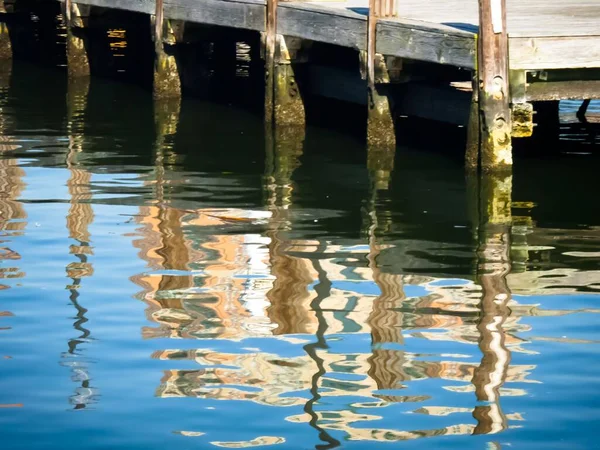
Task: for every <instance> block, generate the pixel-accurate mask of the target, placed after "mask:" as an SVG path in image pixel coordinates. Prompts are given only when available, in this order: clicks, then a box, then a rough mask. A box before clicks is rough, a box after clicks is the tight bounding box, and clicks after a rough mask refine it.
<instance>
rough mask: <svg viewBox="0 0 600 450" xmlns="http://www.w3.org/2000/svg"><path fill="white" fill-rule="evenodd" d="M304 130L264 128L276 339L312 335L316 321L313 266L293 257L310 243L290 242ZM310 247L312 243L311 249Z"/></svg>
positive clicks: (269, 295) (271, 312)
mask: <svg viewBox="0 0 600 450" xmlns="http://www.w3.org/2000/svg"><path fill="white" fill-rule="evenodd" d="M303 141H304V128H299V127H286V126H279V125H276V124H272V123H267V124H266V125H265V155H266V156H265V176H264V183H263V184H264V190H265V203H266V209H267V211H269V212H270V214H271V217H270V219H269V222H268V231H267V232H266V236H267V237H268V238H269V244H268V252H269V264H270V267H271V275H272V277H273V278H274V280H273V287H272V289H270V290H269V292H268V293H267V299H268V300H269V303H270V306H269V307H268V309H267V314H268V316H269V318H270V319H271V320H272V321H273V322H274V323H275V324H277V328H276V329H275V330H274V333H275V334H277V335H285V334H296V333H311V334H312V333H314V332H315V331H316V330H317V327H318V325H317V318H316V317H315V314H314V313H312V312H310V304H311V295H310V293H309V288H308V286H309V285H310V284H311V283H312V281H313V279H314V277H315V269H314V268H313V267H312V264H310V261H308V260H306V259H303V258H296V257H293V256H291V255H290V253H295V252H302V250H303V249H304V248H305V246H306V243H305V242H302V241H292V240H290V239H289V238H287V234H288V232H289V231H290V228H291V218H290V208H291V206H292V200H293V199H292V196H293V193H294V189H295V185H294V182H293V181H292V175H293V173H294V171H295V170H296V169H297V168H298V167H300V164H301V163H300V158H301V157H302V153H303ZM309 246H310V243H309Z"/></svg>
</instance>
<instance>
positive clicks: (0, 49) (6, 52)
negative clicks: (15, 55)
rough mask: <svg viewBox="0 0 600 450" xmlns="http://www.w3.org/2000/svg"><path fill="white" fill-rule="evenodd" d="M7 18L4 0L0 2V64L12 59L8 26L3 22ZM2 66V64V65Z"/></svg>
mask: <svg viewBox="0 0 600 450" xmlns="http://www.w3.org/2000/svg"><path fill="white" fill-rule="evenodd" d="M7 16H8V11H7V9H6V5H5V2H4V0H0V62H3V61H7V60H11V59H12V44H11V41H10V34H9V31H8V26H7V25H6V21H5V20H4V19H5V18H6V17H7ZM3 64H4V63H3Z"/></svg>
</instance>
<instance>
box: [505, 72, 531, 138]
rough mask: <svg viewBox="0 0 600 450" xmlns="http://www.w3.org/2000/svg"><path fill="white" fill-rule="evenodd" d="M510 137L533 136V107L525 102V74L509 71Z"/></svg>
mask: <svg viewBox="0 0 600 450" xmlns="http://www.w3.org/2000/svg"><path fill="white" fill-rule="evenodd" d="M509 76H510V97H511V120H512V137H516V138H521V137H530V136H531V135H532V134H533V105H532V104H531V103H528V102H527V72H525V71H524V70H511V71H510V75H509Z"/></svg>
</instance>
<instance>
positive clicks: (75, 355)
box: [62, 78, 97, 410]
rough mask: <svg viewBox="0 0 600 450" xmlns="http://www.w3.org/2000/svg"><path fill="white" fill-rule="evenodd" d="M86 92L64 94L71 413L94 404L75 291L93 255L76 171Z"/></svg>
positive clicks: (83, 175)
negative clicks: (73, 334) (72, 313)
mask: <svg viewBox="0 0 600 450" xmlns="http://www.w3.org/2000/svg"><path fill="white" fill-rule="evenodd" d="M88 92H89V79H87V78H84V79H76V80H70V81H69V85H68V90H67V132H68V136H69V146H68V153H67V158H66V166H67V170H68V171H69V174H70V176H69V180H68V181H67V189H68V192H69V196H70V200H69V203H70V206H69V211H68V213H67V218H66V220H67V229H68V230H69V237H70V238H71V239H74V240H75V241H76V244H74V245H71V247H70V253H72V254H73V255H74V256H75V257H76V258H77V259H78V262H76V263H70V264H68V265H67V267H66V272H67V276H68V277H69V278H71V280H72V283H71V284H70V285H69V286H68V288H69V292H70V295H69V300H70V302H71V304H72V305H73V307H74V308H75V310H76V315H75V321H74V323H73V328H74V329H75V330H77V331H79V332H80V333H81V334H80V335H79V336H77V337H75V338H72V339H70V340H69V341H68V343H67V345H68V350H67V352H65V353H63V354H62V358H63V359H64V361H63V362H62V365H65V366H68V367H70V368H71V372H72V375H71V378H72V380H73V381H75V382H77V383H79V387H78V388H76V390H75V393H74V394H73V395H71V396H70V398H69V402H70V403H71V404H72V405H73V409H74V410H83V409H86V408H88V407H89V406H90V405H91V404H94V403H96V402H97V390H96V389H95V388H94V387H92V386H91V384H90V382H91V376H90V373H89V363H90V361H89V360H87V359H86V358H84V357H83V355H82V353H81V350H80V348H79V346H80V345H81V344H84V343H87V342H89V341H90V335H91V331H90V330H89V329H88V328H86V327H84V324H85V323H87V322H88V319H87V317H86V313H87V312H88V310H87V309H86V308H85V307H83V306H82V305H81V303H80V300H79V298H80V293H79V288H80V287H81V282H82V279H83V278H86V277H90V276H92V275H93V273H94V269H93V266H92V264H91V263H90V262H89V260H88V255H92V254H93V249H92V247H91V245H90V242H91V235H90V231H89V227H90V226H91V224H92V223H93V220H94V211H93V209H92V206H91V204H90V203H89V201H90V200H91V198H92V194H91V188H90V183H91V173H90V172H89V171H87V170H86V169H83V168H81V167H79V162H78V155H79V154H80V153H81V152H82V151H83V145H84V134H83V128H84V124H85V116H84V115H85V108H86V105H87V96H88Z"/></svg>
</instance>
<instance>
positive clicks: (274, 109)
mask: <svg viewBox="0 0 600 450" xmlns="http://www.w3.org/2000/svg"><path fill="white" fill-rule="evenodd" d="M277 5H278V0H267V11H266V14H267V16H266V33H265V34H264V59H265V75H266V80H265V122H267V123H273V124H274V125H275V126H292V127H295V128H298V129H302V133H304V126H305V124H306V114H305V110H304V102H303V100H302V95H301V92H300V88H299V86H298V82H297V79H296V74H295V73H294V68H295V66H296V65H297V64H298V63H300V62H302V61H303V58H304V57H305V56H306V50H307V49H306V48H303V44H304V43H303V41H302V40H301V39H298V38H291V37H287V36H282V35H280V34H277Z"/></svg>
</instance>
